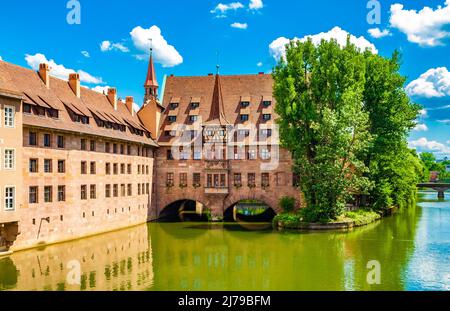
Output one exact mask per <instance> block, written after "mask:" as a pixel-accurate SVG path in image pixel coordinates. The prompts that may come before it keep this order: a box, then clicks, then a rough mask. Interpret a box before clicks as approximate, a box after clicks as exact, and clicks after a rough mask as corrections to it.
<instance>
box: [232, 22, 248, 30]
mask: <svg viewBox="0 0 450 311" xmlns="http://www.w3.org/2000/svg"><path fill="white" fill-rule="evenodd" d="M230 26H231V27H233V28H237V29H247V28H248V24H247V23H233V24H231V25H230Z"/></svg>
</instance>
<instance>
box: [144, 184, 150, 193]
mask: <svg viewBox="0 0 450 311" xmlns="http://www.w3.org/2000/svg"><path fill="white" fill-rule="evenodd" d="M145 193H146V194H150V184H149V183H146V184H145Z"/></svg>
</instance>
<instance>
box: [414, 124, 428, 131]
mask: <svg viewBox="0 0 450 311" xmlns="http://www.w3.org/2000/svg"><path fill="white" fill-rule="evenodd" d="M414 131H416V132H426V131H428V126H427V125H426V124H422V123H418V124H417V125H416V127H414Z"/></svg>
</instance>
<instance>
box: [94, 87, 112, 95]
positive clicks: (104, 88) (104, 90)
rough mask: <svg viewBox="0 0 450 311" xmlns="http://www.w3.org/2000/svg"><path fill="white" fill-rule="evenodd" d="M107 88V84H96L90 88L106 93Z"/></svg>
mask: <svg viewBox="0 0 450 311" xmlns="http://www.w3.org/2000/svg"><path fill="white" fill-rule="evenodd" d="M109 88H111V87H110V86H109V85H107V86H101V85H97V86H95V87H93V88H92V90H93V91H96V92H98V93H102V94H105V95H106V94H108V89H109Z"/></svg>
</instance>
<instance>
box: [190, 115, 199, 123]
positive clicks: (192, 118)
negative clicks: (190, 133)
mask: <svg viewBox="0 0 450 311" xmlns="http://www.w3.org/2000/svg"><path fill="white" fill-rule="evenodd" d="M197 120H198V116H189V121H191V122H196V121H197Z"/></svg>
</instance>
